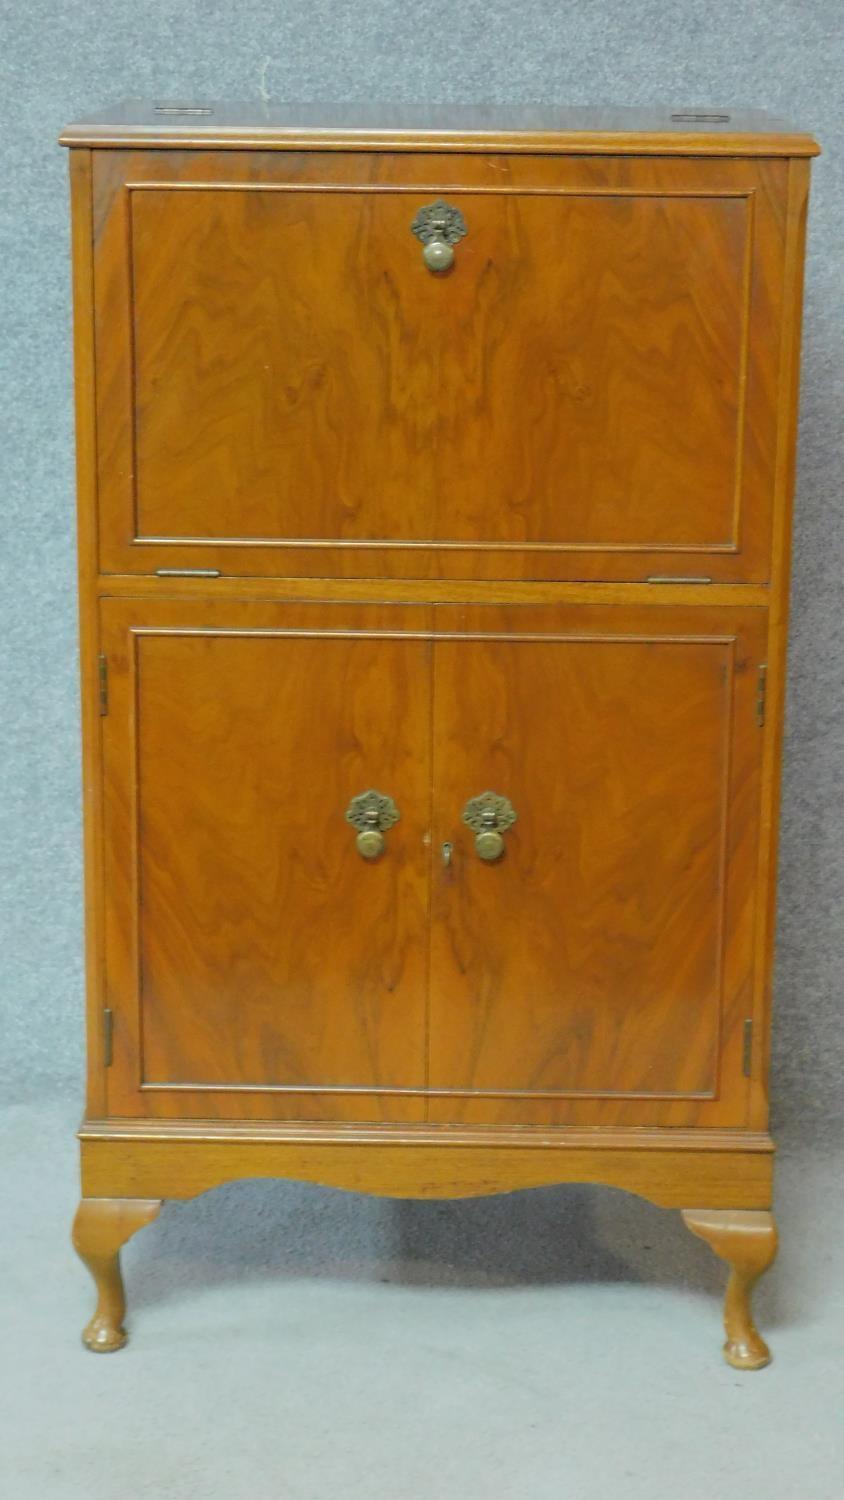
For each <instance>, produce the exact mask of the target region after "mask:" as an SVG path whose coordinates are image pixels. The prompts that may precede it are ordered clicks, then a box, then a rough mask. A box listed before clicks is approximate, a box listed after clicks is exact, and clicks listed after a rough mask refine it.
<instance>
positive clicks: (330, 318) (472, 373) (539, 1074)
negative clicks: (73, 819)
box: [63, 106, 817, 1368]
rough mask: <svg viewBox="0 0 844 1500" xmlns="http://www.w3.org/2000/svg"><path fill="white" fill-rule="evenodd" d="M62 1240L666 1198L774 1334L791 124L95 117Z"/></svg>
mask: <svg viewBox="0 0 844 1500" xmlns="http://www.w3.org/2000/svg"><path fill="white" fill-rule="evenodd" d="M63 140H64V141H65V143H66V144H68V145H69V146H70V147H71V148H72V151H71V182H72V196H73V207H74V290H75V310H76V354H77V407H78V454H79V514H80V581H81V601H82V614H81V620H82V648H83V650H82V654H83V714H84V727H85V810H86V867H87V879H88V887H87V915H88V978H89V1005H88V1016H89V1044H90V1046H89V1050H90V1069H89V1092H88V1108H87V1112H86V1118H85V1121H84V1123H83V1127H82V1130H81V1133H80V1134H81V1142H82V1160H83V1198H82V1203H81V1206H80V1210H79V1214H78V1216H77V1221H76V1229H75V1238H76V1243H77V1247H78V1249H79V1250H80V1253H81V1254H82V1256H83V1259H85V1260H86V1262H87V1263H88V1265H89V1266H90V1268H91V1270H92V1272H93V1274H94V1276H95V1280H96V1281H97V1286H98V1292H99V1301H98V1308H97V1312H96V1313H95V1316H94V1319H93V1321H92V1323H91V1324H90V1325H89V1327H88V1329H87V1330H86V1335H85V1337H86V1342H87V1343H88V1344H89V1346H90V1347H92V1348H94V1349H100V1350H104V1349H112V1348H116V1347H119V1346H120V1344H121V1343H122V1342H123V1341H124V1338H125V1334H124V1331H123V1328H122V1318H123V1290H122V1283H121V1280H120V1271H119V1265H118V1252H119V1249H120V1246H121V1244H122V1243H123V1242H124V1241H125V1240H126V1239H127V1238H128V1236H129V1235H130V1234H131V1233H133V1232H134V1230H135V1229H137V1228H138V1227H139V1226H140V1225H141V1224H143V1223H146V1222H148V1220H149V1219H150V1218H152V1217H154V1215H155V1213H157V1211H158V1208H159V1206H160V1203H161V1200H162V1199H165V1198H168V1197H177V1198H185V1197H191V1196H193V1195H194V1194H197V1193H200V1192H203V1191H205V1190H207V1189H209V1188H211V1187H214V1186H215V1185H217V1184H218V1183H220V1182H223V1181H226V1180H229V1179H231V1178H233V1177H238V1176H276V1175H278V1176H288V1177H293V1178H304V1179H310V1180H313V1181H317V1182H323V1183H329V1184H333V1185H335V1186H340V1187H346V1188H350V1189H359V1190H364V1191H371V1192H380V1193H386V1194H391V1195H396V1196H420V1197H425V1196H432V1197H436V1196H461V1195H471V1194H476V1193H484V1192H501V1191H506V1190H510V1189H513V1188H517V1187H528V1186H534V1185H539V1184H542V1183H551V1182H564V1181H592V1182H601V1183H606V1184H609V1185H612V1186H616V1187H622V1188H626V1189H629V1190H630V1191H633V1192H638V1193H641V1194H643V1195H644V1196H646V1197H649V1198H651V1199H652V1200H653V1201H655V1202H657V1203H659V1204H662V1205H664V1206H666V1207H678V1208H682V1209H683V1210H684V1213H685V1217H686V1220H687V1222H688V1224H689V1226H690V1228H691V1229H692V1230H693V1231H694V1232H696V1233H698V1234H701V1235H703V1236H704V1237H705V1238H707V1239H708V1240H709V1241H710V1243H711V1244H712V1245H713V1248H714V1249H715V1250H716V1252H717V1253H718V1254H720V1255H721V1256H723V1258H724V1259H725V1260H727V1261H728V1262H729V1264H730V1266H731V1281H730V1290H729V1294H728V1299H727V1333H728V1342H727V1346H726V1349H727V1357H728V1359H729V1360H730V1362H731V1363H733V1364H735V1365H737V1366H740V1367H745V1368H756V1367H758V1366H759V1365H760V1364H763V1363H765V1362H766V1361H767V1358H768V1352H767V1349H766V1346H765V1344H764V1342H763V1341H762V1340H761V1338H760V1336H759V1334H758V1333H757V1332H756V1330H755V1328H754V1326H753V1323H752V1318H751V1314H750V1310H749V1301H748V1298H749V1291H750V1287H751V1285H752V1283H753V1281H754V1280H755V1279H756V1277H757V1276H758V1275H759V1274H760V1273H761V1271H762V1270H764V1269H765V1267H766V1265H767V1264H768V1263H769V1262H770V1260H771V1259H772V1257H773V1254H774V1250H775V1229H774V1224H773V1218H772V1215H771V1212H770V1210H771V1151H772V1144H771V1140H770V1137H769V1135H768V1133H767V1053H768V1029H769V1023H768V1007H769V987H770V967H771V947H772V915H773V897H774V881H775V875H774V869H775V829H776V816H777V782H778V757H779V742H780V732H781V718H782V691H783V668H784V651H785V644H784V634H785V616H786V602H787V582H788V547H789V543H788V533H789V524H790V502H791V487H792V473H793V449H794V426H795V408H796V381H797V367H798V345H799V314H800V288H801V277H802V243H803V229H804V221H805V206H806V197H807V184H808V162H807V158H808V157H810V156H811V155H813V154H814V153H815V151H816V149H817V148H816V147H815V145H814V143H813V141H812V140H811V138H810V137H807V136H804V135H800V134H798V133H795V132H793V131H790V130H788V129H787V128H786V127H781V126H779V125H777V124H776V122H772V121H768V120H765V119H764V118H762V117H758V118H757V117H753V118H752V119H747V120H736V121H723V120H721V119H720V117H719V118H718V119H717V120H709V119H707V118H702V119H700V120H697V119H691V120H690V119H683V120H680V119H674V117H669V116H664V117H659V116H653V117H651V118H646V117H644V116H642V117H630V116H627V115H625V114H624V113H622V114H621V115H619V116H617V117H616V116H612V117H607V118H605V119H602V120H597V119H590V118H589V117H586V116H583V115H582V113H580V112H577V111H574V112H559V111H549V112H547V113H545V114H543V113H541V112H540V113H537V112H535V111H525V112H524V113H523V114H522V115H520V116H518V117H515V118H512V119H510V120H509V121H508V120H504V119H501V120H500V121H499V120H492V121H491V120H489V119H486V120H485V119H484V117H483V115H482V114H478V115H474V116H473V115H466V116H464V117H461V118H453V119H452V118H443V119H442V120H439V121H429V122H428V123H427V124H426V125H424V126H422V125H420V124H419V123H418V122H417V121H416V120H414V118H413V116H412V114H408V115H405V116H401V115H393V116H392V117H388V116H387V115H386V114H385V115H384V116H383V117H375V116H366V117H365V118H364V117H361V118H359V119H358V120H355V119H353V118H351V117H350V116H348V115H347V116H346V117H344V118H338V119H336V120H332V119H331V118H330V117H319V116H317V115H314V116H313V118H311V119H308V118H305V117H300V115H298V114H294V113H287V114H285V112H283V111H280V110H279V111H275V112H273V111H270V112H268V113H267V115H266V117H265V118H263V119H262V121H261V122H260V123H259V122H258V121H257V120H250V119H249V118H246V117H238V116H237V115H236V113H235V112H233V111H231V110H227V109H225V107H219V108H217V107H215V108H214V110H212V111H211V112H210V113H209V114H207V115H201V116H196V115H192V114H190V113H185V114H184V115H180V113H179V112H178V111H175V112H174V111H173V110H169V109H168V110H166V111H158V110H157V109H156V108H154V107H150V108H148V109H145V108H141V107H139V106H123V107H121V108H119V109H117V110H115V111H113V112H111V113H110V114H106V115H104V116H102V117H100V118H98V119H96V120H93V121H89V122H83V123H81V124H79V125H77V126H73V127H70V129H69V130H68V131H67V132H66V134H65V136H64V137H63Z"/></svg>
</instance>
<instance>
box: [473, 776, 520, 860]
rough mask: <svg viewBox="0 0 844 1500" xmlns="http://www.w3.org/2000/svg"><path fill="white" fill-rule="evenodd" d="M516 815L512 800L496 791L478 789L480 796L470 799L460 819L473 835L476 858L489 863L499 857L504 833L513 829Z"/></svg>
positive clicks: (502, 849)
mask: <svg viewBox="0 0 844 1500" xmlns="http://www.w3.org/2000/svg"><path fill="white" fill-rule="evenodd" d="M516 817H517V814H516V810H515V808H514V807H513V804H512V802H510V801H508V799H507V798H506V797H500V796H499V795H498V793H497V792H481V795H480V796H479V797H472V798H470V800H469V801H468V802H467V803H466V806H465V807H464V809H463V822H464V823H466V824H467V825H468V827H469V828H471V830H472V832H473V833H474V835H475V853H476V854H477V856H478V858H479V859H484V860H487V861H489V862H492V861H493V860H496V859H500V858H501V856H502V854H503V853H504V838H503V835H504V834H505V833H506V832H507V829H508V828H512V826H513V824H514V823H515V821H516Z"/></svg>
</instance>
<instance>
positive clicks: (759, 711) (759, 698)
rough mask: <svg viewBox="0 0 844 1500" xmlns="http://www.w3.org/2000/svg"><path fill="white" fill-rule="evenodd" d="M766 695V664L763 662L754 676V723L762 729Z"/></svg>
mask: <svg viewBox="0 0 844 1500" xmlns="http://www.w3.org/2000/svg"><path fill="white" fill-rule="evenodd" d="M767 696H768V664H767V662H763V663H762V665H761V666H760V668H759V671H758V673H757V676H756V723H757V724H758V725H759V728H760V729H762V728H763V727H764V724H765V700H766V698H767Z"/></svg>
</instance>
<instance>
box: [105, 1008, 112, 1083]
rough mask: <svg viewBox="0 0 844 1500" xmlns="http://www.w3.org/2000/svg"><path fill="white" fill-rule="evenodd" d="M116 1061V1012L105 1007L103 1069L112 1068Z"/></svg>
mask: <svg viewBox="0 0 844 1500" xmlns="http://www.w3.org/2000/svg"><path fill="white" fill-rule="evenodd" d="M113 1061H114V1012H113V1011H111V1010H109V1008H108V1006H104V1007H103V1067H104V1068H110V1067H111V1065H112V1063H113Z"/></svg>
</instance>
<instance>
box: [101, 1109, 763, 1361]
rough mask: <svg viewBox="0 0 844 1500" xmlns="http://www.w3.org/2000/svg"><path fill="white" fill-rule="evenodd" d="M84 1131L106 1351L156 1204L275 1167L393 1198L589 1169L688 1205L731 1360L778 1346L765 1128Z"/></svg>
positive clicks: (115, 1336) (119, 1341) (490, 1189)
mask: <svg viewBox="0 0 844 1500" xmlns="http://www.w3.org/2000/svg"><path fill="white" fill-rule="evenodd" d="M79 1138H80V1143H81V1148H82V1192H83V1196H82V1200H81V1202H80V1205H79V1209H78V1211H77V1214H76V1219H75V1221H74V1228H73V1243H74V1246H75V1248H76V1250H77V1252H78V1254H79V1255H80V1257H81V1259H82V1260H83V1262H84V1263H85V1265H86V1266H87V1267H88V1270H89V1271H90V1272H91V1275H92V1277H93V1279H94V1283H95V1286H96V1290H97V1306H96V1310H95V1313H94V1316H93V1317H92V1319H91V1321H90V1322H89V1323H88V1325H87V1326H86V1328H85V1330H84V1333H83V1340H84V1342H85V1344H86V1346H87V1347H88V1348H89V1349H91V1350H93V1351H95V1352H97V1353H109V1352H112V1351H113V1350H116V1349H120V1348H122V1346H123V1345H124V1344H125V1342H126V1337H127V1335H126V1331H125V1328H124V1326H123V1319H124V1316H125V1308H126V1302H125V1292H124V1287H123V1280H122V1275H121V1271H120V1249H121V1247H122V1246H123V1245H124V1244H125V1243H126V1241H127V1240H129V1239H130V1238H131V1237H132V1235H133V1234H135V1233H136V1231H137V1230H138V1229H141V1228H142V1227H143V1226H144V1225H145V1224H149V1223H151V1222H152V1220H153V1219H155V1218H156V1217H157V1215H158V1213H159V1211H160V1209H161V1205H162V1202H163V1200H164V1199H167V1198H176V1199H186V1198H193V1197H196V1196H198V1195H199V1194H200V1193H205V1192H208V1191H210V1190H211V1189H212V1188H215V1187H219V1186H221V1185H222V1184H223V1183H226V1182H232V1181H235V1180H237V1179H239V1178H250V1177H251V1178H261V1177H277V1178H288V1179H291V1180H295V1181H300V1182H314V1183H318V1184H320V1185H322V1186H325V1187H335V1188H343V1189H346V1190H348V1191H351V1192H361V1193H373V1194H378V1195H380V1196H383V1197H394V1198H471V1197H481V1196H484V1195H487V1194H494V1193H507V1192H513V1191H516V1190H518V1189H524V1188H531V1187H547V1186H553V1185H556V1184H564V1183H583V1182H591V1183H596V1184H601V1185H603V1186H606V1187H614V1188H621V1189H623V1190H624V1191H626V1192H631V1193H635V1194H637V1195H638V1196H640V1197H643V1198H647V1199H649V1200H650V1201H651V1202H652V1203H655V1204H657V1205H658V1206H659V1207H661V1208H677V1209H680V1210H681V1211H682V1216H683V1219H684V1222H685V1223H686V1225H687V1227H688V1228H689V1229H690V1230H691V1231H692V1233H693V1234H696V1235H698V1236H699V1237H700V1238H701V1239H704V1240H706V1242H707V1243H708V1244H709V1245H710V1246H711V1248H712V1250H713V1251H714V1252H715V1254H716V1255H718V1256H719V1257H720V1258H721V1259H722V1260H724V1261H725V1262H726V1263H727V1265H728V1266H729V1268H730V1274H729V1279H728V1284H727V1293H726V1301H725V1308H724V1322H725V1328H726V1333H727V1342H726V1344H725V1346H724V1354H725V1358H726V1359H727V1362H728V1363H729V1364H730V1365H732V1366H733V1367H734V1368H736V1369H745V1370H756V1369H761V1368H762V1366H764V1365H766V1364H768V1362H769V1360H770V1352H769V1350H768V1347H767V1345H766V1344H765V1342H764V1340H763V1339H762V1337H761V1335H760V1334H759V1332H758V1330H757V1329H756V1326H755V1324H754V1322H753V1316H752V1312H751V1307H750V1295H751V1292H752V1289H753V1286H754V1284H755V1282H756V1281H757V1280H758V1278H759V1277H760V1276H761V1275H762V1273H763V1272H764V1271H766V1270H767V1269H768V1267H769V1266H770V1265H771V1263H772V1262H773V1259H774V1256H775V1255H776V1249H777V1234H776V1226H775V1223H774V1218H773V1215H772V1213H771V1212H770V1203H771V1188H772V1166H773V1143H772V1142H771V1139H770V1137H769V1136H767V1135H764V1134H761V1133H759V1134H750V1133H747V1132H738V1131H733V1132H731V1131H698V1132H693V1131H679V1130H678V1131H670V1130H600V1131H598V1130H594V1131H589V1130H570V1131H556V1132H548V1131H538V1130H520V1131H516V1130H506V1129H501V1130H495V1129H491V1128H484V1129H471V1128H466V1129H462V1128H459V1127H437V1128H433V1127H432V1128H424V1127H423V1128H418V1127H405V1126H402V1127H397V1126H366V1127H348V1126H345V1127H336V1126H325V1125H272V1124H265V1123H262V1122H256V1123H255V1124H254V1125H252V1126H246V1125H244V1124H242V1123H238V1124H234V1123H232V1124H227V1123H225V1122H214V1123H211V1122H195V1123H191V1124H177V1123H175V1122H163V1121H162V1122H150V1121H134V1120H123V1121H113V1122H106V1121H102V1122H101V1121H90V1122H86V1123H85V1125H84V1126H83V1128H82V1130H81V1131H80V1137H79ZM690 1205H694V1207H691V1206H690Z"/></svg>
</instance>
